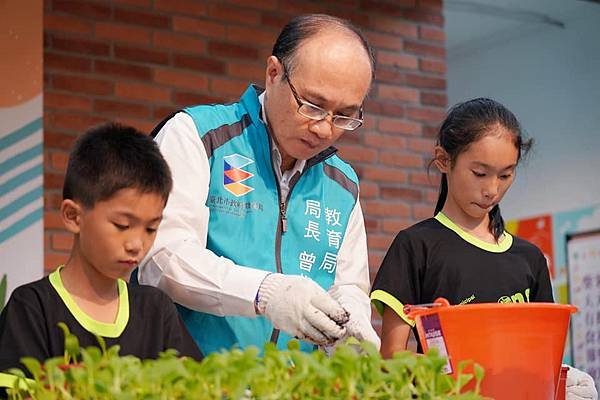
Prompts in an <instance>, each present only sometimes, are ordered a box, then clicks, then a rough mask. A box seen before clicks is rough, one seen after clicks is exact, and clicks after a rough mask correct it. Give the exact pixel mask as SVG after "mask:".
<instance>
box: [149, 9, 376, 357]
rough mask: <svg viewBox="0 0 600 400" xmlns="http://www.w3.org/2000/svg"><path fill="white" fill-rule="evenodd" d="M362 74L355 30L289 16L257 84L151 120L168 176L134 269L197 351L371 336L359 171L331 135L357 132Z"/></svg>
mask: <svg viewBox="0 0 600 400" xmlns="http://www.w3.org/2000/svg"><path fill="white" fill-rule="evenodd" d="M373 76H374V61H373V56H372V52H371V50H370V48H369V46H368V44H367V41H366V40H365V38H364V36H363V35H362V34H361V33H360V31H359V30H358V29H357V28H355V27H354V26H353V25H351V24H350V23H349V22H347V21H345V20H341V19H338V18H335V17H331V16H327V15H307V16H301V17H297V18H295V19H293V20H292V21H290V23H289V24H288V25H286V27H284V29H283V31H282V32H281V34H280V36H279V38H278V39H277V41H276V43H275V45H274V48H273V54H272V55H271V56H270V57H268V59H267V65H266V71H265V78H266V79H265V88H264V89H262V88H259V87H255V86H249V87H248V89H247V90H246V92H245V93H244V94H243V95H242V97H241V98H240V100H239V101H238V102H236V103H233V104H227V105H220V104H217V105H215V104H212V105H198V106H192V107H188V108H185V109H184V110H182V111H180V112H178V113H175V114H174V115H172V116H170V117H169V118H167V119H165V120H164V121H163V122H162V123H161V124H160V125H159V126H158V127H157V129H155V132H154V134H155V137H156V141H157V142H158V144H159V146H160V149H161V151H162V153H163V155H164V157H165V159H166V160H167V162H168V163H169V166H170V168H171V171H172V174H173V182H174V188H173V192H172V193H171V197H170V199H169V203H168V204H167V207H166V209H165V211H164V219H163V221H162V223H161V225H160V228H159V231H158V235H157V238H156V242H155V245H154V248H153V249H152V250H151V251H150V253H149V255H148V256H147V257H146V259H145V260H144V262H143V263H142V264H141V266H140V270H139V275H138V278H139V280H140V282H141V283H144V284H150V285H154V286H157V287H159V288H161V289H163V290H164V291H166V292H167V293H168V294H169V295H170V296H171V297H172V298H173V300H174V301H175V302H176V303H178V305H179V310H180V312H181V314H182V317H183V319H184V321H185V323H186V325H187V327H188V329H189V330H190V333H191V334H192V336H193V337H194V339H195V340H196V341H197V343H198V345H199V346H200V348H201V349H202V351H203V352H204V353H205V354H207V353H210V352H212V351H219V350H221V349H224V348H225V349H228V348H231V347H233V346H239V347H242V348H243V347H245V346H248V345H256V346H259V347H260V348H262V347H263V345H264V343H265V342H267V341H269V340H271V341H273V342H276V343H277V345H278V347H280V348H285V347H286V345H287V342H288V341H289V340H290V338H292V337H296V338H299V339H301V340H302V341H301V346H302V348H303V349H304V350H307V351H310V350H313V349H314V348H315V345H325V346H327V345H333V344H335V343H336V342H338V341H339V340H341V339H344V338H345V337H348V336H353V337H356V338H358V339H360V340H369V341H371V342H373V343H375V344H376V345H379V338H378V337H377V334H376V333H375V331H374V330H373V328H372V326H371V323H370V315H371V309H370V303H369V298H368V296H367V293H368V289H369V271H368V264H367V246H366V234H365V228H364V222H363V215H362V211H361V207H360V202H359V187H358V179H357V176H356V174H355V172H354V171H353V170H352V168H351V167H350V166H349V165H348V164H347V163H345V162H344V161H342V160H341V159H340V158H339V157H338V156H337V155H336V154H335V153H336V149H335V148H333V147H332V144H333V143H334V142H335V141H336V140H337V139H339V138H340V136H341V135H356V134H357V133H356V132H353V131H354V130H355V129H356V128H358V127H360V126H361V125H362V122H363V102H364V99H365V97H366V95H367V92H368V91H369V88H370V86H371V82H372V80H373Z"/></svg>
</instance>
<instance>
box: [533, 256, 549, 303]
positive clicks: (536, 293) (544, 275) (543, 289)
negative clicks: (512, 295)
mask: <svg viewBox="0 0 600 400" xmlns="http://www.w3.org/2000/svg"><path fill="white" fill-rule="evenodd" d="M534 274H535V282H534V287H533V296H531V301H533V302H540V303H541V302H546V303H554V295H553V294H552V284H551V283H550V273H549V271H548V262H547V261H546V257H544V254H543V253H542V252H541V251H539V257H538V258H537V262H536V265H535V269H534Z"/></svg>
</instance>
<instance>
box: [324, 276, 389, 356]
mask: <svg viewBox="0 0 600 400" xmlns="http://www.w3.org/2000/svg"><path fill="white" fill-rule="evenodd" d="M329 294H331V297H333V298H334V299H335V300H337V301H338V302H339V303H340V304H341V305H342V307H344V308H345V309H346V310H347V311H348V312H349V313H350V320H349V321H348V323H347V324H346V330H347V336H352V337H354V338H356V339H358V340H367V341H369V342H371V343H373V344H374V345H375V346H377V349H378V350H379V348H380V347H381V339H379V336H377V333H376V332H375V329H373V325H371V301H370V299H369V297H368V296H367V295H366V293H364V292H363V291H362V290H360V289H359V288H358V287H356V286H353V285H343V286H333V287H332V288H331V289H329Z"/></svg>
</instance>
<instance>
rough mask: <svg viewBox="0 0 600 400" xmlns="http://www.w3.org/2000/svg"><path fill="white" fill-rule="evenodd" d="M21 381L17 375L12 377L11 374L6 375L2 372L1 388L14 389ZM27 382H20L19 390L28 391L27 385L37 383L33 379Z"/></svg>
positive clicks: (0, 378)
mask: <svg viewBox="0 0 600 400" xmlns="http://www.w3.org/2000/svg"><path fill="white" fill-rule="evenodd" d="M17 379H19V377H18V376H15V375H11V374H5V373H1V372H0V387H3V388H13V387H14V386H15V381H16V380H17ZM25 381H26V382H24V381H23V380H20V381H19V388H20V389H23V390H27V389H28V388H27V384H28V383H29V384H32V383H35V381H34V380H32V379H25Z"/></svg>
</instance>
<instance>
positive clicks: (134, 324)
mask: <svg viewBox="0 0 600 400" xmlns="http://www.w3.org/2000/svg"><path fill="white" fill-rule="evenodd" d="M118 287H119V310H118V314H117V318H116V320H115V322H114V323H112V324H111V323H102V322H98V321H95V320H94V319H92V318H90V317H89V316H88V315H86V314H85V313H84V312H83V311H82V310H81V309H80V308H79V307H78V306H77V304H76V303H75V301H74V300H73V298H72V297H71V296H70V295H69V293H68V292H67V291H66V289H65V288H64V286H63V284H62V281H61V279H60V273H59V270H56V271H55V272H53V273H51V274H50V275H49V276H47V277H45V278H43V279H40V280H38V281H36V282H32V283H29V284H26V285H23V286H21V287H19V288H17V289H15V291H14V292H13V293H12V295H11V296H10V299H9V301H8V303H7V304H6V307H5V308H4V310H2V314H0V372H4V371H5V370H6V369H8V368H22V369H24V367H23V365H22V364H21V363H20V361H19V360H20V359H21V358H22V357H25V356H28V357H34V358H36V359H38V360H40V361H44V360H46V359H48V358H50V357H56V356H61V355H63V354H64V335H63V333H62V330H61V329H60V328H59V327H58V325H57V324H58V323H59V322H64V323H65V324H66V325H67V326H68V327H69V330H70V331H71V333H73V334H75V335H76V336H77V337H78V339H79V343H80V346H81V347H82V348H83V347H88V346H98V341H97V340H96V337H95V336H94V333H95V334H98V335H100V336H102V337H103V338H104V340H105V341H106V345H107V346H112V345H116V344H118V345H120V347H121V349H120V353H119V354H120V355H134V356H136V357H139V358H141V359H146V358H157V357H158V354H159V353H160V352H162V351H164V350H167V349H171V348H172V349H176V350H178V351H179V353H180V355H182V356H189V357H193V358H195V359H198V360H200V359H201V358H202V354H201V352H200V351H199V349H198V347H197V346H196V344H195V342H194V340H193V339H192V337H191V336H190V334H189V333H188V331H187V330H186V328H185V326H184V324H183V322H182V321H181V319H180V317H179V313H178V312H177V309H176V308H175V305H174V304H173V302H172V300H171V299H170V298H169V297H168V296H167V295H166V294H164V293H163V292H162V291H160V290H159V289H157V288H154V287H151V286H128V285H127V283H126V282H125V281H122V280H119V281H118Z"/></svg>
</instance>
